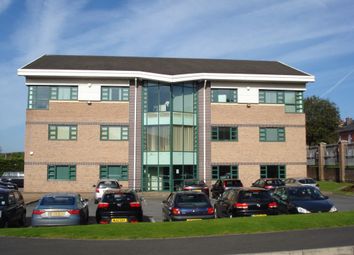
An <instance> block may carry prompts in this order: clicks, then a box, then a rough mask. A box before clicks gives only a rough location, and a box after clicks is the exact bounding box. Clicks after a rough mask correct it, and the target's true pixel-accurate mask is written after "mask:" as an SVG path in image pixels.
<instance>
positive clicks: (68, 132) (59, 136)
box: [48, 125, 77, 140]
mask: <svg viewBox="0 0 354 255" xmlns="http://www.w3.org/2000/svg"><path fill="white" fill-rule="evenodd" d="M48 138H49V140H76V139H77V125H49V126H48Z"/></svg>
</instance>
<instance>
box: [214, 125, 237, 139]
mask: <svg viewBox="0 0 354 255" xmlns="http://www.w3.org/2000/svg"><path fill="white" fill-rule="evenodd" d="M211 140H212V141H238V127H211Z"/></svg>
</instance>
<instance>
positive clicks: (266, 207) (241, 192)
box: [214, 187, 278, 218]
mask: <svg viewBox="0 0 354 255" xmlns="http://www.w3.org/2000/svg"><path fill="white" fill-rule="evenodd" d="M277 207H278V205H277V203H276V202H275V201H274V200H273V198H272V197H271V195H270V193H269V191H268V190H266V189H263V188H256V187H254V188H238V189H229V190H227V191H225V192H224V194H223V195H222V197H220V198H219V199H218V200H217V201H216V202H215V204H214V209H215V217H216V218H223V217H230V218H232V217H239V216H267V215H276V214H278V208H277Z"/></svg>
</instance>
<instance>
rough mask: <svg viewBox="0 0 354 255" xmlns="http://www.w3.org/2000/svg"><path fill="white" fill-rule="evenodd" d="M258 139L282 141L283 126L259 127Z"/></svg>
mask: <svg viewBox="0 0 354 255" xmlns="http://www.w3.org/2000/svg"><path fill="white" fill-rule="evenodd" d="M259 141H261V142H284V141H285V128H259Z"/></svg>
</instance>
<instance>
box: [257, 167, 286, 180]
mask: <svg viewBox="0 0 354 255" xmlns="http://www.w3.org/2000/svg"><path fill="white" fill-rule="evenodd" d="M274 166H276V167H277V177H276V178H280V179H285V178H286V166H285V165H272V166H271V165H261V166H260V177H261V178H268V176H269V175H268V169H269V167H274Z"/></svg>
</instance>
